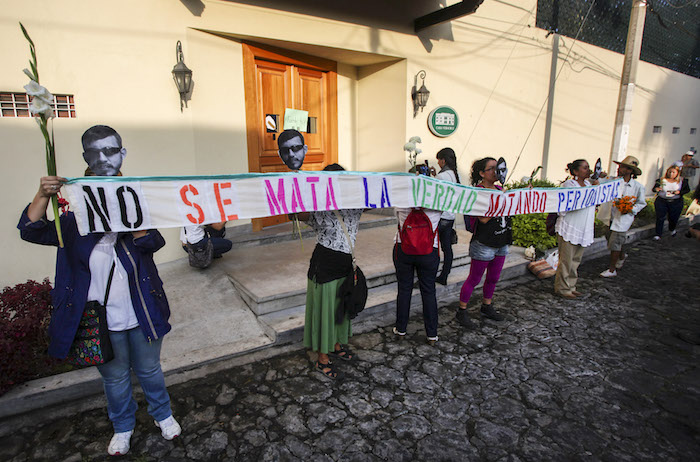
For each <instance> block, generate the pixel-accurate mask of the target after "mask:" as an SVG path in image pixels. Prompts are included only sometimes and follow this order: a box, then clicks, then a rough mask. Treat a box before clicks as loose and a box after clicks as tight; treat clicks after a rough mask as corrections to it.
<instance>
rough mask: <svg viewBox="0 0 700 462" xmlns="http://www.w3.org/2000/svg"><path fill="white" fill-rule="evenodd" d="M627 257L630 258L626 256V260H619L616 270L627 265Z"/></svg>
mask: <svg viewBox="0 0 700 462" xmlns="http://www.w3.org/2000/svg"><path fill="white" fill-rule="evenodd" d="M627 256H628V255H627V254H625V258H623V259H622V260H618V261H617V263H615V268H616V269H620V268H622V265H624V264H625V261H626V260H627Z"/></svg>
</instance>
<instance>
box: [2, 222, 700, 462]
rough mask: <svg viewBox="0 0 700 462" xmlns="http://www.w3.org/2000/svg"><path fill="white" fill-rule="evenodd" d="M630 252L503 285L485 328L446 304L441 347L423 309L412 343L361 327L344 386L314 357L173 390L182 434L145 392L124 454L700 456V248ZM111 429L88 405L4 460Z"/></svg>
mask: <svg viewBox="0 0 700 462" xmlns="http://www.w3.org/2000/svg"><path fill="white" fill-rule="evenodd" d="M629 253H630V256H629V260H628V263H627V265H626V266H625V267H624V268H623V269H622V270H621V271H620V276H618V277H617V278H615V279H611V280H605V279H602V278H600V277H598V273H599V272H601V271H602V270H603V269H604V268H605V267H606V263H607V259H606V258H600V259H597V260H594V261H590V262H587V263H584V264H583V265H582V267H581V269H580V273H581V279H580V284H579V287H578V289H579V290H580V291H582V292H584V293H585V295H584V296H583V297H582V298H580V299H578V300H575V301H567V300H563V299H560V298H555V297H554V295H553V293H552V280H551V279H550V280H546V281H536V280H534V279H532V278H530V279H528V280H527V281H526V282H524V283H522V284H520V285H517V286H511V287H508V288H500V289H497V291H496V298H495V302H496V303H498V305H499V306H500V307H501V308H502V309H503V310H504V311H505V312H507V313H508V314H509V319H508V320H506V321H504V322H502V323H493V322H491V321H487V322H485V323H482V324H481V326H480V327H479V329H478V330H477V331H464V330H463V329H462V328H461V327H460V326H459V325H457V324H456V323H455V321H454V316H453V312H452V310H453V309H454V303H453V304H451V305H450V306H448V307H443V309H442V310H441V312H440V317H441V319H440V341H439V342H438V344H437V345H436V346H434V347H431V346H429V345H427V344H426V343H425V337H424V332H423V328H422V321H421V320H420V319H419V318H413V319H412V321H411V324H410V325H409V329H408V335H407V338H406V339H405V340H400V341H399V340H397V339H395V338H393V336H392V334H391V332H390V329H389V328H381V329H377V330H375V331H373V332H370V333H367V334H363V335H358V336H356V337H354V338H353V340H352V344H353V345H354V348H355V350H356V353H357V357H358V359H357V361H355V362H353V363H349V364H346V363H343V364H340V366H341V367H342V369H343V370H344V371H345V372H346V373H347V377H346V379H345V380H343V381H341V382H331V381H328V380H327V379H325V378H324V377H322V376H321V375H320V374H319V373H317V372H314V371H312V370H311V368H310V362H309V360H308V357H307V356H306V355H305V354H304V353H303V351H302V350H300V351H298V352H296V353H294V354H288V355H285V356H279V357H276V358H273V359H270V360H265V361H261V362H258V363H255V364H249V365H246V366H242V367H238V368H234V369H230V370H227V371H224V372H221V373H217V374H215V375H213V376H210V377H207V378H205V379H199V380H193V381H190V382H188V383H186V384H181V385H177V386H173V387H171V388H170V393H171V396H172V398H173V405H174V410H175V415H176V416H177V418H178V419H179V420H180V422H181V423H182V426H183V429H184V432H183V434H182V436H181V437H180V438H178V439H177V440H175V441H174V442H168V441H165V440H163V439H162V438H161V437H160V434H159V432H158V431H157V430H156V428H155V427H154V426H153V423H152V421H151V420H150V418H149V417H148V415H147V414H146V412H145V407H146V406H145V403H144V402H143V400H140V410H139V414H138V423H137V427H136V432H135V434H134V437H133V438H132V449H131V452H130V453H129V454H128V455H127V456H126V457H125V458H124V459H130V460H136V461H151V460H169V461H177V460H251V461H258V460H263V461H265V460H314V461H319V460H321V461H322V460H348V461H365V460H367V461H369V460H391V461H394V460H405V461H409V460H435V461H437V460H488V461H490V460H493V461H542V460H557V461H560V460H582V459H585V460H601V461H645V460H649V461H659V460H663V461H670V460H693V459H695V460H697V457H698V454H700V436H699V434H700V420H699V419H698V416H700V367H699V365H700V362H699V361H698V359H699V358H700V349H699V348H700V347H698V346H694V345H692V344H691V343H686V341H683V340H681V339H680V338H679V337H678V335H677V332H678V331H679V330H680V331H683V332H687V331H690V332H695V333H698V332H700V314H699V312H698V310H699V309H700V304H699V303H698V300H700V289H699V288H698V283H697V278H698V275H699V273H698V271H697V266H698V261H700V243H698V242H696V241H691V240H690V239H685V238H683V237H680V236H679V237H676V238H674V239H672V238H670V237H668V238H664V239H663V240H662V241H661V242H659V243H654V242H652V241H643V242H641V243H638V244H637V245H636V246H634V247H633V248H631V249H630V252H629ZM475 306H476V305H475ZM474 317H475V318H477V315H476V314H474ZM111 434H112V433H111V426H110V424H109V422H108V421H107V417H106V411H105V410H103V409H100V410H96V411H91V412H86V413H82V414H79V415H75V416H74V417H71V418H66V419H61V420H58V421H55V422H51V423H48V424H45V425H44V426H41V427H36V428H23V429H21V430H18V431H17V432H16V433H15V434H14V435H12V436H8V437H5V438H3V439H2V440H0V460H15V461H25V460H32V461H33V460H50V461H54V460H71V461H80V460H93V459H96V460H100V459H101V460H106V459H107V458H108V456H106V447H107V443H108V442H109V439H110V437H111Z"/></svg>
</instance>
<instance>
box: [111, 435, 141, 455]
mask: <svg viewBox="0 0 700 462" xmlns="http://www.w3.org/2000/svg"><path fill="white" fill-rule="evenodd" d="M133 434H134V431H133V430H129V431H128V432H122V433H115V434H114V436H113V437H112V440H111V441H110V442H109V446H107V453H108V454H109V455H110V456H123V455H124V454H126V453H127V452H129V448H130V447H131V435H133Z"/></svg>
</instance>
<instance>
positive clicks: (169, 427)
mask: <svg viewBox="0 0 700 462" xmlns="http://www.w3.org/2000/svg"><path fill="white" fill-rule="evenodd" d="M153 423H154V424H156V427H158V428H160V434H161V435H163V438H165V439H166V440H168V441H170V440H172V439H173V438H177V437H178V436H180V433H182V427H180V424H179V423H177V420H175V417H173V416H170V417H168V418H167V419H164V420H161V421H160V422H156V421H155V420H154V421H153Z"/></svg>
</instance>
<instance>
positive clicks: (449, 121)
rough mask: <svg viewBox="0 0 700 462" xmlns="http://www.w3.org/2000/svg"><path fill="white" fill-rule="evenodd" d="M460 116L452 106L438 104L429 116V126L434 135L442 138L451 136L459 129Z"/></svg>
mask: <svg viewBox="0 0 700 462" xmlns="http://www.w3.org/2000/svg"><path fill="white" fill-rule="evenodd" d="M458 124H459V117H457V112H456V111H455V110H454V109H452V108H451V107H450V106H438V107H436V108H435V109H433V110H432V111H430V115H429V116H428V127H429V128H430V131H431V132H433V135H435V136H440V137H442V138H444V137H446V136H450V135H451V134H453V133H454V132H455V130H457V125H458Z"/></svg>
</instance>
